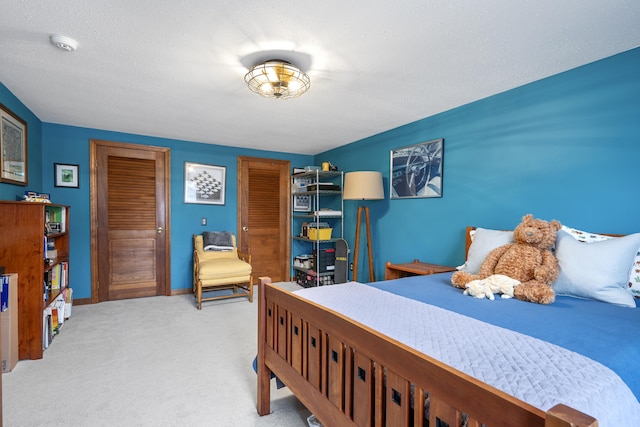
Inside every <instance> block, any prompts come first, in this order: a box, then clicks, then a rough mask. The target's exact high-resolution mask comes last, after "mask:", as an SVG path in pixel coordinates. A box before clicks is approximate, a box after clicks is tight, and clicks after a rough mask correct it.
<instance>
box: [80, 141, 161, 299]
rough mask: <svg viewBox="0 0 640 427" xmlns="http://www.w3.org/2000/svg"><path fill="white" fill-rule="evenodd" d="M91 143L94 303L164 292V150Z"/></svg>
mask: <svg viewBox="0 0 640 427" xmlns="http://www.w3.org/2000/svg"><path fill="white" fill-rule="evenodd" d="M93 143H95V144H96V145H95V148H96V150H95V165H96V168H95V184H96V185H95V191H93V190H94V189H93V188H92V197H93V195H94V193H95V196H96V200H95V207H96V208H95V211H96V212H95V216H96V221H95V222H94V223H95V224H97V229H96V230H95V233H96V234H95V235H96V237H97V239H96V240H97V242H96V255H97V256H96V258H97V259H96V260H95V262H92V265H95V266H96V267H97V270H98V271H97V275H96V276H94V288H93V291H94V292H93V294H94V296H96V295H97V297H98V301H110V300H118V299H125V298H139V297H148V296H155V295H167V294H168V291H169V290H170V285H169V284H168V282H169V272H170V269H169V266H168V259H167V254H168V253H169V251H168V246H169V242H168V239H169V234H168V233H169V230H168V229H167V228H168V224H169V221H168V215H169V213H168V211H167V209H166V208H167V206H169V197H168V196H169V193H168V191H169V189H168V182H169V175H168V171H169V167H168V165H169V161H168V158H169V152H168V149H166V148H160V147H148V146H139V145H133V144H120V143H108V142H105V141H92V144H93ZM92 147H93V146H92ZM92 153H93V150H92ZM93 157H94V156H93V155H92V158H93ZM92 183H93V181H92ZM92 216H93V212H92ZM92 231H93V230H92ZM92 276H93V275H92ZM95 279H97V280H95ZM93 299H94V298H92V300H93ZM96 302H97V301H96Z"/></svg>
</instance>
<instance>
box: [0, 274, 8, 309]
mask: <svg viewBox="0 0 640 427" xmlns="http://www.w3.org/2000/svg"><path fill="white" fill-rule="evenodd" d="M0 284H1V285H2V286H0V291H1V292H2V295H1V296H0V301H1V302H0V311H7V309H8V308H9V276H0Z"/></svg>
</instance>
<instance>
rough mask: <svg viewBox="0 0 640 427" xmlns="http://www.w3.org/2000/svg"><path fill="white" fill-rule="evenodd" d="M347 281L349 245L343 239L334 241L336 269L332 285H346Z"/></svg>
mask: <svg viewBox="0 0 640 427" xmlns="http://www.w3.org/2000/svg"><path fill="white" fill-rule="evenodd" d="M348 280H349V245H347V241H346V240H344V239H338V240H336V269H335V271H334V273H333V283H346V282H347V281H348Z"/></svg>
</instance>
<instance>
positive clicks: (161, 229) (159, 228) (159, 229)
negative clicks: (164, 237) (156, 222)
mask: <svg viewBox="0 0 640 427" xmlns="http://www.w3.org/2000/svg"><path fill="white" fill-rule="evenodd" d="M163 231H164V228H162V227H158V228H156V232H157V233H158V234H162V232H163Z"/></svg>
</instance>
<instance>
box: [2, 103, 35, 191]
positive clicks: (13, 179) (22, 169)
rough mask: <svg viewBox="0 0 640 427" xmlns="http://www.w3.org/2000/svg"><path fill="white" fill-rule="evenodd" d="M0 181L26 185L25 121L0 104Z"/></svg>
mask: <svg viewBox="0 0 640 427" xmlns="http://www.w3.org/2000/svg"><path fill="white" fill-rule="evenodd" d="M0 166H2V174H1V175H0V182H6V183H9V184H17V185H27V184H28V183H29V179H28V174H27V122H25V121H24V120H22V119H21V118H20V117H18V116H17V115H15V114H14V113H13V112H12V111H11V110H9V109H8V108H7V107H5V106H4V105H2V104H0Z"/></svg>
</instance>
